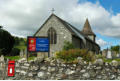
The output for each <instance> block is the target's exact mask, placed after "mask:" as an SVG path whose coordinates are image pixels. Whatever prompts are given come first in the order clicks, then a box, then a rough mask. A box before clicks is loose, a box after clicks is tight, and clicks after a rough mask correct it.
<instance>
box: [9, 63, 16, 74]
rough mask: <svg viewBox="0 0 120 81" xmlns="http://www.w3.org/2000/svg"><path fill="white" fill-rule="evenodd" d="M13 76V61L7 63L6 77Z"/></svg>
mask: <svg viewBox="0 0 120 81" xmlns="http://www.w3.org/2000/svg"><path fill="white" fill-rule="evenodd" d="M14 74H15V61H9V62H8V76H14Z"/></svg>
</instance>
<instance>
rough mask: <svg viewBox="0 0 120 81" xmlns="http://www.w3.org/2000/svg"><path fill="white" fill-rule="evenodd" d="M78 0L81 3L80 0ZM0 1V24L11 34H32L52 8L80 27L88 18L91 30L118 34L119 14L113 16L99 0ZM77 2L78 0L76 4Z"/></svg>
mask: <svg viewBox="0 0 120 81" xmlns="http://www.w3.org/2000/svg"><path fill="white" fill-rule="evenodd" d="M80 1H81V2H80ZM80 1H78V0H51V1H49V0H1V3H0V25H3V26H4V29H6V30H8V31H9V32H11V33H12V34H14V35H18V36H27V35H33V34H34V33H35V32H36V31H37V29H38V28H39V27H40V26H41V24H43V23H44V21H45V20H46V19H47V18H48V16H49V15H50V14H51V11H50V10H51V9H52V8H55V14H56V15H57V16H59V17H61V18H63V19H64V20H66V21H68V22H70V23H71V24H73V25H74V26H76V27H77V28H79V29H82V27H83V25H84V23H85V19H86V18H88V19H89V21H90V24H91V27H92V29H93V31H94V32H98V33H100V34H102V35H106V36H111V37H117V38H119V37H120V34H119V31H120V23H119V21H120V13H118V14H117V15H113V14H112V13H111V12H109V11H107V10H106V9H105V8H103V7H102V6H101V5H100V4H99V2H96V3H91V2H87V1H83V0H80ZM78 2H80V3H78Z"/></svg>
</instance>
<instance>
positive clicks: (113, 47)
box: [111, 45, 120, 53]
mask: <svg viewBox="0 0 120 81" xmlns="http://www.w3.org/2000/svg"><path fill="white" fill-rule="evenodd" d="M119 47H120V46H119V45H117V46H111V50H112V51H116V52H117V53H119Z"/></svg>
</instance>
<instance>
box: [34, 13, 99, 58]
mask: <svg viewBox="0 0 120 81" xmlns="http://www.w3.org/2000/svg"><path fill="white" fill-rule="evenodd" d="M34 36H45V37H49V38H50V56H53V54H54V53H55V52H57V51H60V50H62V48H63V46H64V41H69V42H71V43H72V44H73V45H74V46H75V47H76V48H86V49H88V50H90V51H93V52H95V53H99V51H100V47H99V45H98V44H97V43H96V42H95V38H96V35H95V34H94V33H93V31H92V29H91V26H90V24H89V21H88V19H87V20H86V22H85V24H84V27H83V30H82V31H80V30H79V29H77V28H76V27H74V26H72V25H71V24H69V23H68V22H66V21H65V20H63V19H61V18H59V17H58V16H56V15H55V14H51V15H50V16H49V18H48V19H47V20H46V21H45V23H44V24H43V25H42V26H41V27H40V28H39V29H38V30H37V32H36V33H35V34H34ZM39 55H40V54H39Z"/></svg>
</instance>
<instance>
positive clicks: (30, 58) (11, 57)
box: [5, 56, 35, 61]
mask: <svg viewBox="0 0 120 81" xmlns="http://www.w3.org/2000/svg"><path fill="white" fill-rule="evenodd" d="M5 58H6V59H7V58H8V59H10V60H15V61H17V60H19V59H21V58H20V56H5ZM34 59H35V56H31V57H29V58H28V61H30V60H34Z"/></svg>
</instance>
